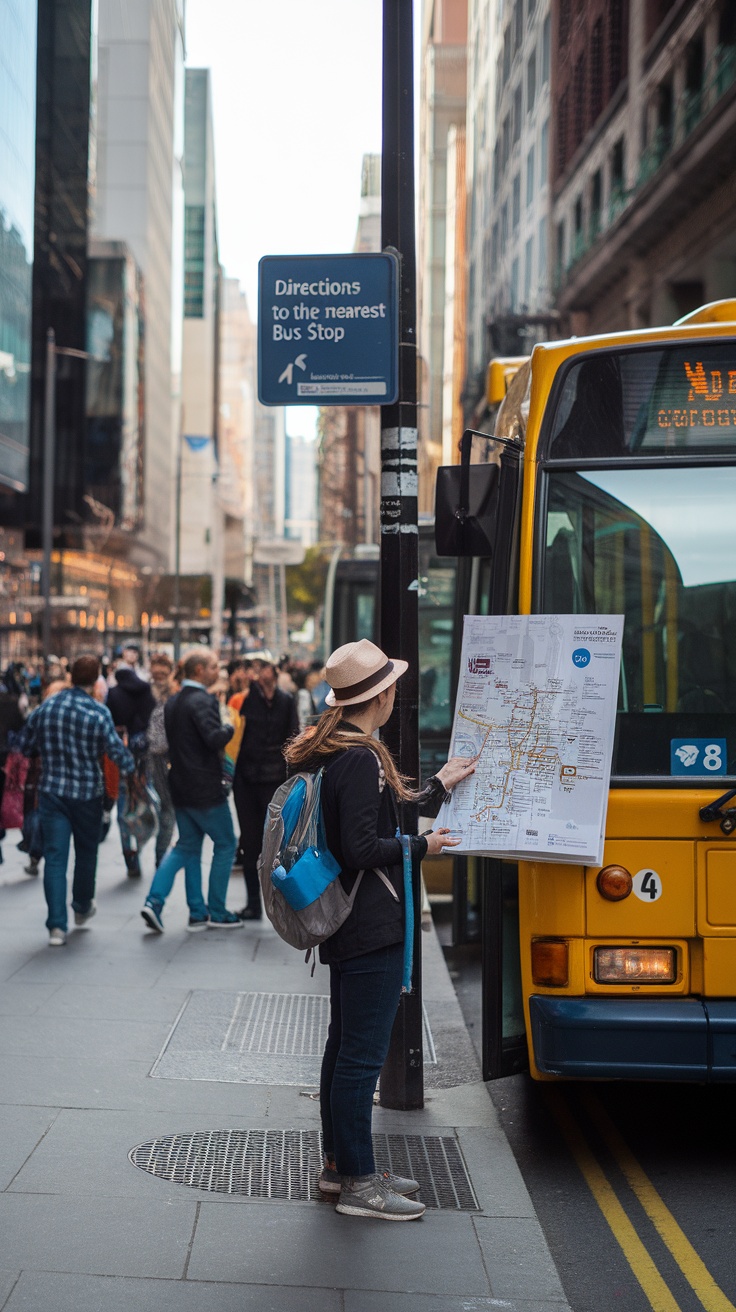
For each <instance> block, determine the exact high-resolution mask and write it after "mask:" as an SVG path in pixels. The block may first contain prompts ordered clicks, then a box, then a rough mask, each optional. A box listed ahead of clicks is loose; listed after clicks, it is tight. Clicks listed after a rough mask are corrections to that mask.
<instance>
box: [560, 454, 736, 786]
mask: <svg viewBox="0 0 736 1312" xmlns="http://www.w3.org/2000/svg"><path fill="white" fill-rule="evenodd" d="M547 478H548V488H547V521H546V541H545V548H546V550H545V561H544V586H543V606H542V609H543V610H544V611H545V612H549V613H554V612H557V613H564V614H586V613H587V614H589V613H596V612H597V613H599V614H623V615H625V626H624V639H623V657H622V668H621V685H620V691H619V707H618V710H619V714H618V722H619V723H618V732H617V739H616V746H615V749H614V762H613V774H614V776H616V775H618V776H626V777H632V776H639V777H652V776H666V775H671V774H672V775H677V776H689V777H690V778H692V779H697V781H698V783H700V784H702V782H703V779H704V778H710V779H713V778H715V779H718V778H719V777H720V776H723V775H729V776H731V775H736V512H735V511H734V507H736V467H735V466H722V467H717V466H707V467H701V468H692V467H690V468H686V467H679V468H672V467H670V468H662V467H659V468H657V469H644V468H632V467H631V466H629V467H628V468H617V469H611V468H609V469H599V470H595V471H592V470H589V469H588V470H580V471H575V472H573V471H570V470H562V469H559V470H556V469H554V468H552V467H549V468H548V473H547Z"/></svg>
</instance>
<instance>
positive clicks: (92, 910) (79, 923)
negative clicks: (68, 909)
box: [74, 901, 97, 929]
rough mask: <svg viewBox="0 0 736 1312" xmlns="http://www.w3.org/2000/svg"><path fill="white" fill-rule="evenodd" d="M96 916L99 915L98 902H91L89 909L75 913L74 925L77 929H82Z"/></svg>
mask: <svg viewBox="0 0 736 1312" xmlns="http://www.w3.org/2000/svg"><path fill="white" fill-rule="evenodd" d="M96 915H97V904H96V902H94V901H92V902H90V904H89V907H88V908H87V910H86V911H75V912H74V924H75V925H76V927H77V929H82V927H83V926H84V925H86V924H87V921H88V920H91V919H92V917H93V916H96Z"/></svg>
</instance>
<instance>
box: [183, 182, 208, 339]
mask: <svg viewBox="0 0 736 1312" xmlns="http://www.w3.org/2000/svg"><path fill="white" fill-rule="evenodd" d="M184 318H185V319H203V318H204V205H187V206H186V208H185V210H184Z"/></svg>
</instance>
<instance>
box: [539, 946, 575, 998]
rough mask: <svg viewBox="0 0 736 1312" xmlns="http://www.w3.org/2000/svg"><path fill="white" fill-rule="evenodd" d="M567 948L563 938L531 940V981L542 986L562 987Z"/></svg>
mask: <svg viewBox="0 0 736 1312" xmlns="http://www.w3.org/2000/svg"><path fill="white" fill-rule="evenodd" d="M568 960H569V950H568V945H567V943H566V942H565V940H564V939H560V938H535V939H534V940H533V941H532V981H533V983H535V984H540V985H541V986H542V987H543V988H547V989H554V988H558V989H559V988H564V987H565V985H566V984H567V979H568V974H569V967H568Z"/></svg>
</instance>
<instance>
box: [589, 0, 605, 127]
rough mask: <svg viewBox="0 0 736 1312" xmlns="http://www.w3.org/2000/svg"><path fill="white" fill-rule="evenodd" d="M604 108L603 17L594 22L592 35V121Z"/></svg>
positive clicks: (593, 121)
mask: <svg viewBox="0 0 736 1312" xmlns="http://www.w3.org/2000/svg"><path fill="white" fill-rule="evenodd" d="M602 110H603V19H602V18H599V19H598V20H597V21H596V22H595V23H594V24H593V31H592V33H591V37H590V121H591V123H595V121H596V119H597V118H598V115H599V114H600V113H601V112H602Z"/></svg>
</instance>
